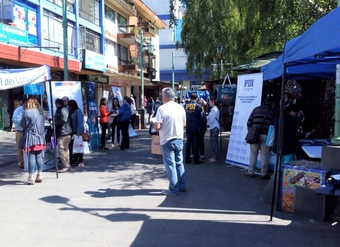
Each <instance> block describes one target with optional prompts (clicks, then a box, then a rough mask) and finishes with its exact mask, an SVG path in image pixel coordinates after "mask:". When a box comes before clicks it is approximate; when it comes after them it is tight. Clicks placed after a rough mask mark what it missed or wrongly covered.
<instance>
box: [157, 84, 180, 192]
mask: <svg viewBox="0 0 340 247" xmlns="http://www.w3.org/2000/svg"><path fill="white" fill-rule="evenodd" d="M174 100H175V92H174V90H173V89H172V88H169V87H166V88H164V89H163V90H162V102H163V105H161V106H160V107H159V108H158V109H157V113H156V118H155V123H154V129H155V130H156V131H159V137H160V144H161V150H162V156H163V162H164V166H165V172H166V175H167V177H168V180H169V189H167V190H163V191H162V192H161V194H163V195H167V196H176V195H178V193H179V192H180V191H181V192H185V191H186V179H185V168H184V164H183V132H184V131H183V128H185V127H186V114H185V110H184V108H183V106H181V105H179V104H177V103H176V102H175V101H174Z"/></svg>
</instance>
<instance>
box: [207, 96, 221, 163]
mask: <svg viewBox="0 0 340 247" xmlns="http://www.w3.org/2000/svg"><path fill="white" fill-rule="evenodd" d="M209 106H210V107H211V110H210V112H209V115H208V123H207V124H208V126H209V130H210V147H211V152H212V155H213V157H211V158H210V159H209V160H208V161H209V162H216V161H218V156H219V148H218V134H219V133H220V123H219V118H220V111H219V110H218V108H217V106H216V102H215V98H213V97H211V98H210V99H209Z"/></svg>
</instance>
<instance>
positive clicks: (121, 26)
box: [117, 14, 128, 33]
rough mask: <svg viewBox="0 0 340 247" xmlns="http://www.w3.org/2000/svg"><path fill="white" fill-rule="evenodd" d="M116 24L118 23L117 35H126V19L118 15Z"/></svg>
mask: <svg viewBox="0 0 340 247" xmlns="http://www.w3.org/2000/svg"><path fill="white" fill-rule="evenodd" d="M117 22H118V28H119V33H126V32H127V30H128V27H127V24H128V21H127V19H126V18H124V17H123V16H121V15H120V14H117Z"/></svg>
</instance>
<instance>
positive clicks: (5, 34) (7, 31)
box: [0, 24, 28, 45]
mask: <svg viewBox="0 0 340 247" xmlns="http://www.w3.org/2000/svg"><path fill="white" fill-rule="evenodd" d="M0 42H2V43H8V44H13V45H27V44H28V34H27V32H26V31H24V30H21V29H19V28H16V27H11V26H8V25H4V24H0Z"/></svg>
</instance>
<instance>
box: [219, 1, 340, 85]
mask: <svg viewBox="0 0 340 247" xmlns="http://www.w3.org/2000/svg"><path fill="white" fill-rule="evenodd" d="M339 1H340V0H339ZM220 78H221V79H222V78H223V60H222V59H221V70H220Z"/></svg>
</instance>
